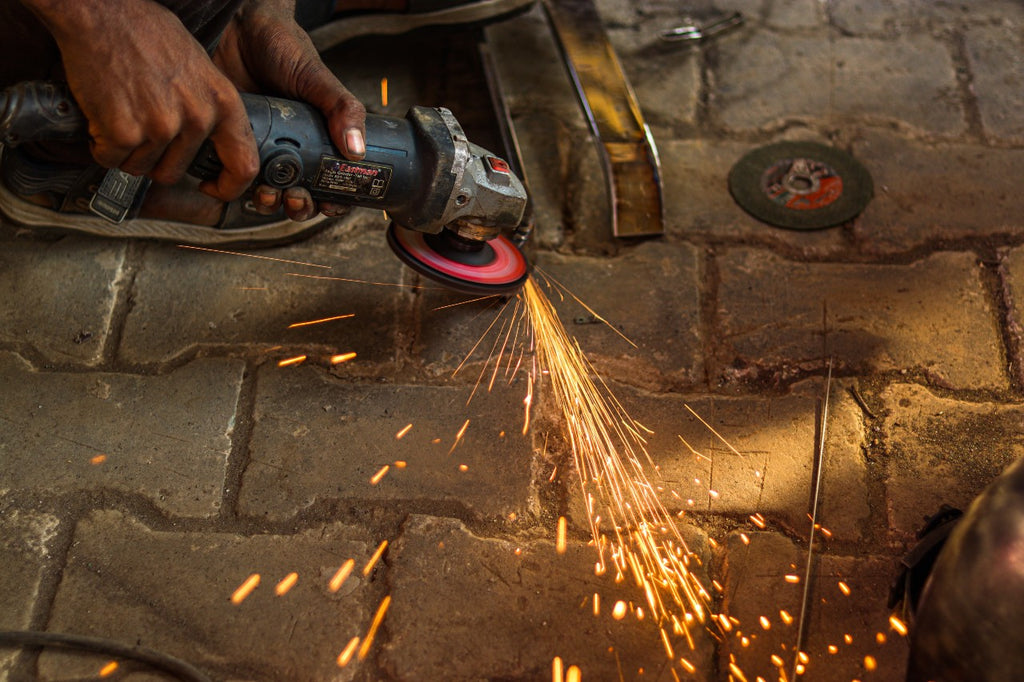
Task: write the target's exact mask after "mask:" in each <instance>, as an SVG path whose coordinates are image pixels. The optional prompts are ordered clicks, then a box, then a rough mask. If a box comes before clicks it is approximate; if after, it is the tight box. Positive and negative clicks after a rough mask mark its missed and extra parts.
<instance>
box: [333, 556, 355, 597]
mask: <svg viewBox="0 0 1024 682" xmlns="http://www.w3.org/2000/svg"><path fill="white" fill-rule="evenodd" d="M355 565H356V560H355V559H349V560H348V561H346V562H345V563H343V564H342V565H341V567H340V568H339V569H338V570H337V572H335V574H334V575H333V576H331V581H330V582H329V583H328V584H327V588H328V589H329V590H330V591H331V592H337V591H338V590H340V589H341V586H342V585H343V584H344V583H345V580H346V579H347V578H348V576H349V574H350V573H352V568H353V567H354V566H355Z"/></svg>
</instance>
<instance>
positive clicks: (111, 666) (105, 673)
mask: <svg viewBox="0 0 1024 682" xmlns="http://www.w3.org/2000/svg"><path fill="white" fill-rule="evenodd" d="M117 668H118V665H117V661H110V662H109V663H107V664H106V665H105V666H103V667H102V668H100V672H99V676H100V677H110V676H111V675H113V674H114V673H115V672H117Z"/></svg>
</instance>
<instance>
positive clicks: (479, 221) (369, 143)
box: [0, 82, 529, 295]
mask: <svg viewBox="0 0 1024 682" xmlns="http://www.w3.org/2000/svg"><path fill="white" fill-rule="evenodd" d="M242 101H243V103H244V105H245V109H246V112H247V114H248V116H249V122H250V124H251V125H252V129H253V133H254V136H255V138H256V144H257V146H258V149H259V158H260V172H259V175H258V176H257V179H256V181H255V183H256V184H267V185H270V186H271V187H275V188H278V189H282V190H283V189H287V188H289V187H295V186H299V187H304V188H306V189H307V190H309V193H310V194H311V195H312V197H313V199H314V200H317V201H330V202H334V203H338V204H347V205H352V206H362V207H369V208H379V209H382V210H383V211H385V212H386V213H387V215H388V216H389V217H390V219H391V224H390V225H389V227H388V230H387V241H388V244H389V245H390V246H391V248H392V250H394V252H395V254H396V255H398V257H399V258H400V259H401V260H402V261H403V262H404V263H405V264H406V265H408V266H409V267H411V268H413V269H414V270H416V271H417V272H419V273H421V274H423V275H425V276H426V277H429V278H431V279H434V280H435V281H438V282H441V283H442V284H444V285H446V286H448V287H450V288H452V289H456V290H458V291H463V292H467V293H475V294H485V295H486V294H509V293H514V292H515V291H517V290H518V289H519V288H520V287H522V285H523V283H524V282H525V281H526V278H527V276H528V274H529V266H528V264H527V261H526V258H525V257H524V256H523V254H522V252H521V251H520V249H519V248H517V246H516V244H515V243H513V240H510V239H509V238H508V237H506V236H505V235H504V234H502V232H503V230H513V229H515V228H517V227H519V226H520V223H521V221H522V219H523V214H524V211H525V209H526V203H527V196H526V190H525V189H524V187H523V184H522V182H521V181H520V180H519V178H517V177H516V175H515V174H514V173H513V172H512V171H511V170H510V168H509V165H508V164H507V163H506V162H505V161H504V160H503V159H501V158H499V157H497V156H495V155H494V154H491V153H490V152H488V151H487V150H485V149H483V148H481V147H479V146H477V145H475V144H473V143H471V142H469V140H468V139H467V138H466V134H465V132H464V131H463V130H462V127H461V126H460V125H459V122H458V121H457V120H456V119H455V116H454V115H452V113H451V111H449V110H448V109H444V108H441V107H437V108H430V107H419V106H414V107H412V108H410V109H409V111H408V113H407V114H406V116H405V118H397V117H392V116H379V115H374V114H368V115H367V116H366V156H365V157H364V158H363V159H362V160H360V161H350V160H348V159H346V158H345V157H344V156H342V154H341V153H340V152H339V151H338V149H337V148H336V147H335V146H334V144H333V143H332V142H331V139H330V134H329V132H328V130H327V125H326V121H325V120H324V118H323V116H322V115H321V114H320V112H319V111H317V110H316V109H314V108H313V107H311V106H309V105H307V104H305V103H302V102H295V101H291V100H286V99H280V98H277V97H267V96H264V95H252V94H246V93H243V94H242ZM87 135H88V127H87V122H86V120H85V118H84V116H83V115H82V113H81V111H80V110H79V108H78V106H77V105H76V104H75V102H74V100H73V99H72V97H71V95H70V92H69V91H68V89H67V88H66V86H64V85H62V84H55V83H47V82H27V83H20V84H18V85H16V86H13V87H11V88H8V89H7V90H4V91H2V92H0V139H2V140H3V142H4V144H6V145H8V146H13V145H16V144H19V143H22V142H27V141H30V140H75V139H85V138H86V136H87ZM221 168H222V166H221V162H220V159H218V158H217V154H216V152H215V150H214V148H213V145H212V144H211V143H209V142H207V143H206V144H205V145H204V146H203V148H202V149H201V150H200V152H199V154H198V156H197V157H196V159H195V160H194V161H193V162H192V164H191V166H190V168H189V173H190V174H191V175H194V176H196V177H198V178H201V179H213V178H216V177H217V175H218V174H219V173H220V171H221ZM112 175H113V176H114V177H113V180H112ZM108 181H109V182H108ZM145 183H146V181H145V180H144V179H141V178H134V177H133V176H129V175H128V174H126V173H123V172H121V171H117V170H114V171H111V172H110V173H108V175H107V179H106V180H105V181H104V183H103V184H102V185H101V187H100V191H99V193H98V195H97V197H94V200H93V208H94V211H96V212H97V213H99V214H100V215H104V217H108V218H111V219H115V220H116V219H118V218H119V217H123V216H124V215H125V214H126V213H127V211H128V208H129V206H130V205H131V203H132V202H135V203H138V202H139V198H138V197H137V196H136V194H138V193H141V192H143V191H144V190H145V186H146V184H145ZM101 194H102V196H100V195H101ZM526 236H528V233H527V234H522V233H520V234H519V236H518V238H515V241H516V242H517V243H521V242H522V241H525V238H526Z"/></svg>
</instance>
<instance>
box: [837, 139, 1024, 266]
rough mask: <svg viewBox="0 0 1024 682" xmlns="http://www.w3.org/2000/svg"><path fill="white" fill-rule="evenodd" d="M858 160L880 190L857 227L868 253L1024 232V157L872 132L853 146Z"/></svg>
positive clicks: (1021, 152)
mask: <svg viewBox="0 0 1024 682" xmlns="http://www.w3.org/2000/svg"><path fill="white" fill-rule="evenodd" d="M854 156H856V157H857V158H858V159H859V160H860V161H861V162H862V163H863V164H864V166H865V167H866V168H867V169H868V170H869V172H870V173H871V175H872V177H873V180H874V185H875V197H874V199H873V200H872V202H871V204H869V205H868V207H867V210H866V211H865V212H864V213H863V215H862V216H861V218H860V219H859V220H858V221H857V226H856V240H857V242H858V243H859V245H860V246H861V248H862V249H864V250H865V251H866V252H868V253H881V254H884V253H902V252H906V251H909V250H911V249H915V248H922V247H925V246H927V245H929V244H934V243H935V242H936V241H937V240H938V241H953V240H961V239H985V238H987V237H997V236H999V237H1001V236H1003V235H1007V234H1010V235H1012V234H1016V233H1017V232H1019V231H1020V229H1021V227H1022V226H1024V218H1022V215H1024V195H1022V193H1021V192H1020V190H1019V184H1020V183H1019V182H1018V180H1017V175H1018V172H1019V170H1018V169H1020V168H1021V167H1022V164H1024V150H1021V149H993V148H991V147H983V146H981V145H973V144H945V143H943V144H923V143H920V142H915V141H911V140H907V139H905V138H903V137H900V136H897V135H894V134H893V133H889V132H882V131H870V132H865V134H864V135H863V138H862V139H861V140H860V141H858V142H856V143H855V144H854Z"/></svg>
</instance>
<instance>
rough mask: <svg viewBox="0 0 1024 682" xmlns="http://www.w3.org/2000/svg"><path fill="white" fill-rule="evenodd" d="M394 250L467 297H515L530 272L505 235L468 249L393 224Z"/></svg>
mask: <svg viewBox="0 0 1024 682" xmlns="http://www.w3.org/2000/svg"><path fill="white" fill-rule="evenodd" d="M387 236H388V245H389V246H391V250H392V251H394V252H395V254H396V255H397V256H398V257H399V258H400V259H401V260H402V262H403V263H405V264H406V265H408V266H409V267H411V268H412V269H413V270H415V271H416V272H418V273H420V274H421V275H424V276H426V277H429V278H430V279H433V280H434V281H437V282H440V283H441V284H444V285H445V286H447V287H448V288H450V289H455V290H456V291H461V292H463V293H467V294H484V295H488V294H514V293H515V292H517V291H519V289H520V288H522V286H523V284H525V283H526V278H527V277H528V276H529V274H530V271H529V267H528V266H527V263H526V257H525V256H523V254H522V252H521V251H520V250H519V249H517V248H516V247H515V246H514V245H513V244H512V242H510V241H509V240H508V239H507V238H505V237H504V236H500V235H499V236H498V237H495V238H494V239H491V240H490V241H487V242H485V243H483V244H481V245H480V247H481V248H478V249H474V250H465V249H458V248H455V247H454V246H453V245H452V244H451V243H450V241H449V240H450V237H448V236H446V235H444V234H424V233H423V232H417V231H416V230H410V229H408V228H406V227H402V226H401V225H397V224H395V223H391V225H390V226H388V233H387Z"/></svg>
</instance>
